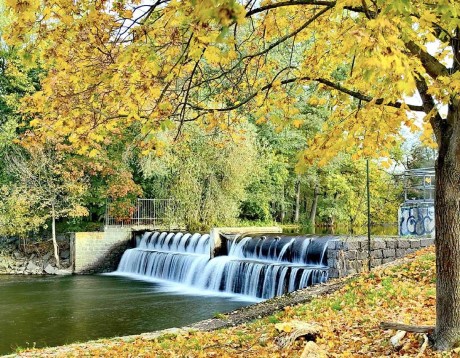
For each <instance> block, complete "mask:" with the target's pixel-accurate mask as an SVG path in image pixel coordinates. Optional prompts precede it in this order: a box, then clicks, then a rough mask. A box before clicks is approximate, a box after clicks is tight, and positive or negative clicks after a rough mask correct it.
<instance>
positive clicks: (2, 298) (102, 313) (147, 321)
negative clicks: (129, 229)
mask: <svg viewBox="0 0 460 358" xmlns="http://www.w3.org/2000/svg"><path fill="white" fill-rule="evenodd" d="M248 304H249V302H247V301H242V300H241V299H239V300H237V299H235V298H230V297H221V296H206V295H201V296H192V295H185V294H181V293H179V292H171V291H170V290H168V289H167V287H165V286H163V285H161V284H159V283H154V282H143V281H135V280H132V279H129V278H124V277H116V276H104V275H96V276H66V277H54V276H7V275H4V276H2V275H0V354H7V353H10V352H13V351H14V350H15V349H16V348H17V347H33V346H36V347H45V346H56V345H61V344H65V343H71V342H76V341H87V340H91V339H97V338H102V337H114V336H120V335H129V334H138V333H143V332H149V331H155V330H159V329H165V328H171V327H180V326H184V325H187V324H190V323H193V322H196V321H199V320H202V319H207V318H211V317H213V316H214V315H215V314H216V313H220V312H228V311H231V310H234V309H237V308H239V307H242V306H246V305H248Z"/></svg>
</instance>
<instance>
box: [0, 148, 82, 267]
mask: <svg viewBox="0 0 460 358" xmlns="http://www.w3.org/2000/svg"><path fill="white" fill-rule="evenodd" d="M65 159H66V158H65V155H64V154H63V153H58V152H56V151H54V150H52V149H47V148H41V147H35V148H33V149H32V150H30V151H28V152H24V151H19V150H17V151H14V153H10V154H8V157H7V159H6V161H7V168H8V170H9V171H10V172H11V173H12V174H13V176H14V181H13V182H11V183H10V186H11V187H12V189H10V190H9V191H8V189H7V188H6V187H4V189H3V190H4V192H6V194H7V195H6V200H5V203H6V207H5V208H4V209H3V214H4V215H5V218H4V219H1V220H2V221H4V222H5V228H6V229H7V231H8V233H9V234H10V235H11V234H24V233H25V232H26V231H30V230H31V229H32V230H33V229H36V228H37V226H39V225H42V224H43V223H44V222H45V221H46V220H47V219H51V233H52V240H53V245H54V257H55V259H56V265H57V266H58V267H59V266H60V263H59V247H58V244H57V239H56V220H57V219H59V218H62V217H67V216H71V217H78V216H85V215H87V214H88V211H87V209H86V208H85V207H84V206H83V205H82V198H83V195H84V193H85V191H86V190H87V185H86V177H85V175H84V173H83V172H81V171H80V170H79V169H78V167H76V166H74V165H72V164H73V163H72V162H71V161H66V160H65ZM8 194H9V195H8ZM16 195H19V196H16ZM25 197H27V201H26V202H25V201H24V198H25ZM4 199H5V197H4ZM11 217H13V218H14V219H13V220H10V219H9V218H11ZM24 218H30V219H26V220H24V222H22V224H21V220H23V219H24ZM30 223H32V226H31V227H30V226H28V225H29V224H30Z"/></svg>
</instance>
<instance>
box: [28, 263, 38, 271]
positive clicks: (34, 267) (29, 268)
mask: <svg viewBox="0 0 460 358" xmlns="http://www.w3.org/2000/svg"><path fill="white" fill-rule="evenodd" d="M37 268H38V266H37V265H35V264H34V263H33V262H32V261H29V263H28V264H27V267H26V269H27V271H34V270H36V269H37Z"/></svg>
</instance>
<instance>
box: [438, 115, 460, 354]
mask: <svg viewBox="0 0 460 358" xmlns="http://www.w3.org/2000/svg"><path fill="white" fill-rule="evenodd" d="M441 125H442V126H443V128H442V130H441V136H440V138H439V137H438V144H439V154H438V159H437V162H436V205H435V218H436V238H435V245H436V271H437V279H436V330H435V333H434V337H433V338H434V346H435V348H436V349H439V350H446V349H450V348H453V347H455V346H458V345H460V115H459V109H458V106H456V107H455V108H454V107H453V106H450V108H449V115H448V119H447V121H446V122H445V123H442V124H441Z"/></svg>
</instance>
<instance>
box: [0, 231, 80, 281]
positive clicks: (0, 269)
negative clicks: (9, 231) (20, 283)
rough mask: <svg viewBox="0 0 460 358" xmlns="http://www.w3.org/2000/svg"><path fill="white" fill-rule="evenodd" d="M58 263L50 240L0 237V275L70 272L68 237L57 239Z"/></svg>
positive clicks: (59, 273) (62, 273)
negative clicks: (59, 265) (57, 263)
mask: <svg viewBox="0 0 460 358" xmlns="http://www.w3.org/2000/svg"><path fill="white" fill-rule="evenodd" d="M58 244H59V254H60V264H61V267H60V268H58V267H57V266H56V259H55V258H54V253H53V243H52V241H51V240H40V241H30V240H25V241H24V240H20V239H18V238H0V275H1V274H7V275H8V274H9V275H65V274H70V273H71V271H70V270H69V268H70V266H71V263H70V244H69V239H68V238H66V237H61V238H60V239H59V240H58Z"/></svg>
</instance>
